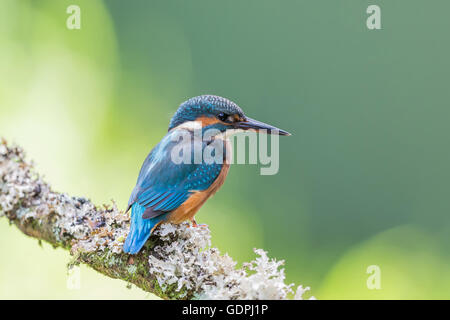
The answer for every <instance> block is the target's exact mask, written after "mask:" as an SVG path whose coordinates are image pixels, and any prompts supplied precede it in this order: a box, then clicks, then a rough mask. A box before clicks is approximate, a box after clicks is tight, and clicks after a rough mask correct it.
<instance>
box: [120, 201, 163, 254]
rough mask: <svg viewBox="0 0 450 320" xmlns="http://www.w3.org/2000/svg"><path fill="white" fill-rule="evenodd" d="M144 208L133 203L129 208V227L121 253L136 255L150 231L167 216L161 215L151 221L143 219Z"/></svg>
mask: <svg viewBox="0 0 450 320" xmlns="http://www.w3.org/2000/svg"><path fill="white" fill-rule="evenodd" d="M144 211H145V207H144V206H141V205H139V204H138V203H134V204H133V206H132V207H131V227H130V232H129V233H128V237H127V239H126V240H125V243H124V244H123V251H124V252H127V253H130V254H136V253H138V252H139V251H140V250H141V248H142V247H143V246H144V244H145V242H147V239H148V238H149V237H150V235H151V232H152V229H153V227H154V226H156V224H157V223H158V222H160V221H161V220H164V218H165V217H166V215H167V214H162V215H160V216H157V217H155V218H152V219H143V218H142V215H143V214H144Z"/></svg>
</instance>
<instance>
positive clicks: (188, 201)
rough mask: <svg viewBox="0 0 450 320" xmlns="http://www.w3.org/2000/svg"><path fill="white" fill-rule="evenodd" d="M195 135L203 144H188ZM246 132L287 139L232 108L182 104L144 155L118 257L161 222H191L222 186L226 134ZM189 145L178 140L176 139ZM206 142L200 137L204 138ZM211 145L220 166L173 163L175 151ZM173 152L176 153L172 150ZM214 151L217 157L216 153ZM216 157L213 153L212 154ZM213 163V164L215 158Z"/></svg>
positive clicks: (208, 98) (217, 100)
mask: <svg viewBox="0 0 450 320" xmlns="http://www.w3.org/2000/svg"><path fill="white" fill-rule="evenodd" d="M195 130H201V133H202V134H205V133H206V132H208V130H210V131H209V132H212V134H209V135H208V138H204V139H200V141H199V139H194V138H193V137H194V135H195ZM246 130H253V131H257V132H259V131H261V130H264V132H266V133H268V134H278V135H284V136H289V135H290V133H288V132H287V131H284V130H281V129H278V128H276V127H274V126H271V125H268V124H266V123H263V122H260V121H257V120H254V119H251V118H249V117H247V116H246V115H245V114H244V112H243V111H242V109H241V108H240V107H239V106H238V105H237V104H236V103H234V102H232V101H230V100H228V99H225V98H222V97H219V96H214V95H202V96H198V97H194V98H191V99H189V100H187V101H185V102H183V103H182V104H181V105H180V106H179V108H178V109H177V111H176V112H175V114H174V116H173V117H172V119H171V120H170V124H169V129H168V133H167V134H166V135H165V136H164V137H163V138H162V140H161V141H160V142H159V143H158V144H157V145H156V146H155V147H154V148H153V149H152V150H151V151H150V153H149V154H148V156H147V158H146V159H145V161H144V163H143V164H142V167H141V170H140V172H139V176H138V179H137V182H136V186H135V187H134V189H133V191H132V193H131V196H130V200H129V202H128V208H127V210H126V212H128V211H129V210H130V209H131V226H130V231H129V233H128V236H127V238H126V240H125V243H124V245H123V251H124V252H126V253H130V254H137V253H138V252H139V251H140V250H141V248H142V247H143V246H144V244H145V243H146V241H147V239H148V238H149V237H150V235H151V233H152V232H153V230H154V229H155V228H156V227H157V226H158V225H159V224H160V223H163V222H170V223H181V222H183V221H190V222H191V223H192V226H193V227H197V226H198V225H197V222H196V221H195V219H194V216H195V214H196V213H197V211H198V210H199V209H200V207H201V206H202V205H203V204H204V203H205V202H206V200H208V199H209V198H210V197H211V196H212V195H213V194H214V193H216V191H217V190H219V188H220V187H221V186H222V184H223V183H224V181H225V178H226V176H227V174H228V169H229V167H230V160H229V155H230V153H231V145H230V141H229V137H230V135H231V134H234V133H237V132H242V131H246ZM181 133H182V134H184V137H185V136H188V137H192V138H193V139H181V140H182V141H181V142H180V138H179V136H180V134H181ZM205 136H206V134H205ZM212 143H214V144H215V145H216V146H217V145H218V146H220V147H221V148H222V149H220V148H217V150H218V151H217V150H216V149H214V150H213V152H212V154H213V155H217V156H219V157H220V160H221V161H206V160H205V159H201V160H200V161H183V162H181V163H180V162H179V161H174V154H177V152H174V151H177V150H180V144H181V147H187V148H186V149H183V148H181V149H182V150H188V151H186V153H188V152H189V151H190V153H191V154H190V156H192V157H191V159H194V158H195V155H194V150H200V152H201V151H204V150H205V148H207V147H209V146H211V145H212ZM175 148H178V149H175ZM219 151H220V152H219ZM216 152H217V153H216ZM215 159H217V158H215Z"/></svg>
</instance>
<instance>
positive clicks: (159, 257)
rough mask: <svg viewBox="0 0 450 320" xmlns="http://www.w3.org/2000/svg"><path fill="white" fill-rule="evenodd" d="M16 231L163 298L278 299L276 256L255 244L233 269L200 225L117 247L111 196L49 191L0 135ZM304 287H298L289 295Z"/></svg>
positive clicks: (122, 229) (119, 222) (1, 191)
mask: <svg viewBox="0 0 450 320" xmlns="http://www.w3.org/2000/svg"><path fill="white" fill-rule="evenodd" d="M1 216H4V217H6V218H7V219H8V220H9V221H10V223H11V224H14V225H16V226H17V227H18V228H19V229H20V230H21V231H22V232H23V233H25V234H26V235H28V236H31V237H34V238H36V239H39V240H44V241H46V242H48V243H50V244H51V245H53V246H54V247H62V248H64V249H67V250H70V253H71V254H72V255H73V256H74V262H73V263H75V264H77V263H84V264H86V265H88V266H90V267H92V268H93V269H95V270H97V271H98V272H100V273H102V274H104V275H107V276H109V277H111V278H116V279H122V280H124V281H127V282H129V283H132V284H134V285H136V286H137V287H139V288H141V289H143V290H145V291H147V292H151V293H153V294H155V295H157V296H159V297H161V298H164V299H193V298H209V299H286V297H287V295H288V294H289V293H292V292H293V291H292V289H291V287H292V285H286V284H285V282H284V280H285V277H284V270H283V269H280V266H281V265H282V264H283V261H275V260H271V259H269V258H268V257H267V255H266V252H264V251H263V250H255V252H256V253H257V254H258V255H259V257H258V258H256V260H255V261H252V262H251V263H247V264H244V266H243V267H242V268H236V263H235V262H234V261H233V260H232V259H231V258H230V257H229V256H228V255H226V254H225V255H221V254H220V252H219V251H218V250H217V249H216V248H211V245H210V233H209V230H208V228H203V227H199V228H189V226H188V224H187V223H184V224H181V225H171V224H164V225H162V226H161V227H159V228H158V229H157V230H156V232H155V233H154V235H152V237H151V238H150V240H149V241H148V243H147V244H146V246H145V247H144V248H143V250H141V252H140V253H139V254H137V255H134V256H130V255H128V254H126V253H124V252H123V251H122V244H123V242H124V239H125V238H126V236H127V233H128V229H129V217H128V215H127V214H125V213H124V212H122V211H120V210H118V209H117V207H116V205H115V203H114V202H113V203H112V204H111V205H103V206H96V205H94V204H92V202H90V201H89V200H88V199H86V198H83V197H70V196H68V195H66V194H64V193H58V192H55V191H53V190H52V189H51V188H50V186H49V185H48V184H47V183H46V182H44V181H43V180H42V179H41V177H40V176H39V175H38V174H37V173H36V172H35V171H34V169H33V164H32V163H31V162H27V161H26V159H25V155H24V152H23V150H22V149H21V148H19V147H17V146H9V145H8V144H7V142H6V141H5V140H4V139H2V140H1V142H0V217H1ZM306 290H308V288H305V289H303V288H302V287H301V286H299V287H298V289H297V293H296V294H295V297H296V298H302V294H303V292H304V291H306Z"/></svg>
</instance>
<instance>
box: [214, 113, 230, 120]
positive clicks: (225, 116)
mask: <svg viewBox="0 0 450 320" xmlns="http://www.w3.org/2000/svg"><path fill="white" fill-rule="evenodd" d="M217 119H219V120H220V121H223V122H230V116H229V115H227V114H225V113H223V112H221V113H219V114H218V115H217Z"/></svg>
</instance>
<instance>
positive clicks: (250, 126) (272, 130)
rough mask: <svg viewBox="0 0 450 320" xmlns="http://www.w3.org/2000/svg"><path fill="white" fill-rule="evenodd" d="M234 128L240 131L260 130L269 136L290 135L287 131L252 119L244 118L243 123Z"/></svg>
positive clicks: (236, 124)
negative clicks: (265, 131)
mask: <svg viewBox="0 0 450 320" xmlns="http://www.w3.org/2000/svg"><path fill="white" fill-rule="evenodd" d="M235 126H236V128H238V129H242V130H255V131H261V130H267V133H269V134H278V135H280V136H290V135H291V134H290V133H289V132H287V131H284V130H281V129H278V128H277V127H274V126H271V125H270V124H267V123H264V122H261V121H258V120H255V119H252V118H248V117H247V118H245V121H240V122H237V123H235Z"/></svg>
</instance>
